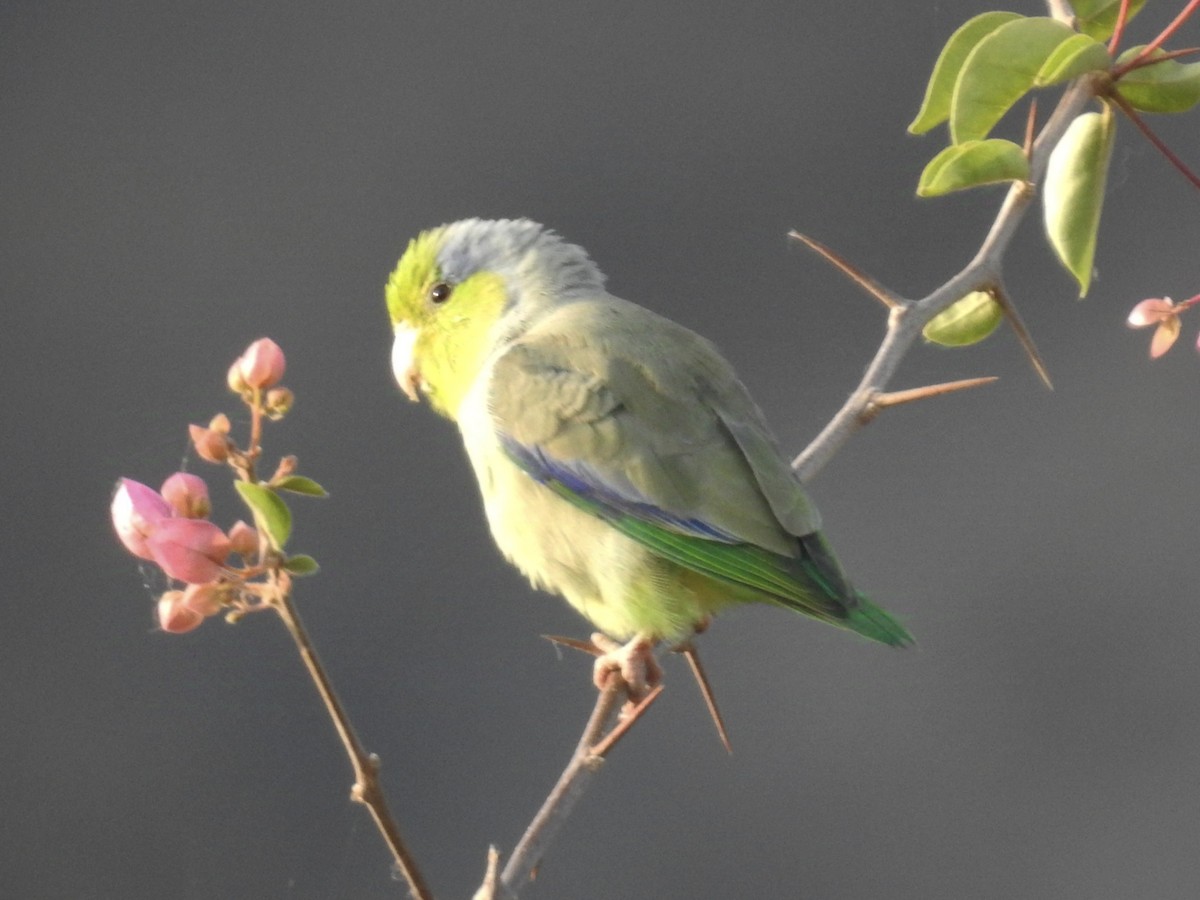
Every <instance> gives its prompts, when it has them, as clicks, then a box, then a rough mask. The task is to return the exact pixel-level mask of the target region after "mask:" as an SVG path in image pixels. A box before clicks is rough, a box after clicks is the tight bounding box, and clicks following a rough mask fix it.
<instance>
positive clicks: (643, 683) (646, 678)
mask: <svg viewBox="0 0 1200 900" xmlns="http://www.w3.org/2000/svg"><path fill="white" fill-rule="evenodd" d="M592 643H593V644H595V645H596V646H597V647H598V648H599V649H600V650H602V651H603V652H602V653H601V654H600V655H599V656H598V657H596V666H595V668H594V669H593V674H592V680H593V681H594V682H595V684H596V688H597V690H601V691H602V690H604V687H605V685H606V684H607V682H608V679H609V678H611V677H612V675H613V673H614V672H615V673H617V674H619V675H620V676H621V678H622V679H623V680H624V682H625V685H626V687H628V688H629V696H630V699H631V700H638V699H640V698H642V697H644V696H645V695H646V692H647V691H648V690H650V688H652V687H654V686H656V685H657V684H658V683H659V682H661V681H662V676H663V672H662V667H661V666H659V664H658V660H656V659H655V658H654V642H653V641H652V640H650V639H649V638H648V637H646V636H644V635H638V636H637V637H635V638H633V639H632V640H631V641H629V642H628V643H625V644H621V643H618V642H617V641H614V640H613V639H612V638H610V637H609V636H608V635H606V634H600V633H599V632H597V633H596V634H593V635H592Z"/></svg>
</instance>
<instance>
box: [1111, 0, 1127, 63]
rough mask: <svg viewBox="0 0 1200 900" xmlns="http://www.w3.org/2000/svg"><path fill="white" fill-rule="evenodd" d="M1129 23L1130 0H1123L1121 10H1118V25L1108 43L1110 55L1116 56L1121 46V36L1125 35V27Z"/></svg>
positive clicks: (1114, 27)
mask: <svg viewBox="0 0 1200 900" xmlns="http://www.w3.org/2000/svg"><path fill="white" fill-rule="evenodd" d="M1128 22H1129V0H1121V8H1120V9H1118V10H1117V24H1116V25H1114V26H1113V33H1112V38H1111V39H1110V40H1109V42H1108V52H1109V54H1110V55H1113V54H1116V52H1117V48H1118V47H1120V46H1121V35H1122V34H1124V33H1125V25H1126V23H1128Z"/></svg>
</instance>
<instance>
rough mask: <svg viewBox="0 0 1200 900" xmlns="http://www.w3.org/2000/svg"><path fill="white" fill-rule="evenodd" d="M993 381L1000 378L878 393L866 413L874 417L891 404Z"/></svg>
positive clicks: (963, 389)
mask: <svg viewBox="0 0 1200 900" xmlns="http://www.w3.org/2000/svg"><path fill="white" fill-rule="evenodd" d="M993 381H999V379H998V378H997V377H996V376H995V375H986V376H984V377H982V378H964V379H963V380H961V381H945V382H942V383H941V384H930V385H926V386H925V387H919V388H909V389H908V390H906V391H889V392H887V393H886V394H876V395H875V396H874V397H872V398H871V403H870V405H869V406H868V407H867V410H868V412H867V413H866V414H867V415H869V416H870V417H871V418H874V417H875V416H876V415H878V414H879V413H881V412H882V411H883V410H885V409H887V408H888V407H889V406H900V405H902V404H904V403H912V402H914V401H916V400H924V399H926V398H927V397H940V396H942V395H943V394H952V393H954V392H955V391H966V390H970V389H971V388H976V387H983V386H984V385H985V384H991V383H992V382H993Z"/></svg>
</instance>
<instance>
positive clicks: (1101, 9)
mask: <svg viewBox="0 0 1200 900" xmlns="http://www.w3.org/2000/svg"><path fill="white" fill-rule="evenodd" d="M1145 2H1146V0H1130V2H1129V12H1128V13H1127V14H1126V18H1125V21H1126V22H1127V23H1128V22H1130V21H1132V20H1133V17H1134V16H1136V15H1137V14H1138V12H1139V10H1141V8H1142V6H1143V5H1144V4H1145ZM1071 8H1072V9H1074V10H1075V27H1076V28H1078V29H1079V30H1080V31H1082V32H1083V33H1084V34H1086V35H1087V36H1088V37H1091V38H1095V39H1096V40H1098V41H1107V40H1108V39H1109V38H1110V37H1112V33H1113V29H1114V28H1116V27H1117V13H1118V12H1120V9H1121V0H1072V2H1071Z"/></svg>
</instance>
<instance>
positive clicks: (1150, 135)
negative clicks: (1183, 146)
mask: <svg viewBox="0 0 1200 900" xmlns="http://www.w3.org/2000/svg"><path fill="white" fill-rule="evenodd" d="M1108 98H1109V99H1110V100H1112V102H1113V103H1115V104H1117V106H1118V107H1119V108H1120V110H1121V112H1123V113H1125V116H1126V117H1127V118H1128V119H1129V121H1130V122H1132V123H1133V124H1134V125H1136V126H1137V129H1138V131H1140V132H1141V133H1142V135H1143V136H1145V138H1146V140H1148V141H1149V142H1150V143H1151V144H1153V145H1154V149H1155V150H1157V151H1158V152H1159V153H1161V154H1162V155H1163V156H1165V157H1166V158H1167V162H1169V163H1170V164H1171V165H1173V166H1174V167H1175V168H1176V169H1178V170H1179V173H1180V174H1181V175H1182V176H1183V177H1184V178H1186V179H1187V180H1188V181H1190V182H1191V183H1192V185H1193V187H1196V188H1200V177H1197V176H1196V173H1194V172H1193V171H1192V170H1191V169H1189V168H1188V166H1187V163H1185V162H1184V161H1183V160H1182V159H1180V158H1179V157H1178V156H1176V155H1175V152H1174V151H1173V150H1172V149H1171V148H1170V147H1168V146H1167V145H1166V144H1165V143H1163V141H1162V138H1160V137H1159V136H1158V135H1157V134H1155V133H1154V132H1153V131H1151V130H1150V126H1149V125H1147V124H1146V120H1145V119H1143V118H1142V117H1141V116H1139V115H1138V114H1137V110H1135V109H1134V108H1133V107H1132V106H1130V105H1129V101H1128V100H1126V99H1125V98H1124V97H1122V96H1121V92H1120V91H1119V90H1115V89H1114V90H1113V91H1112V92H1111V93H1110V94H1109V95H1108Z"/></svg>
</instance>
